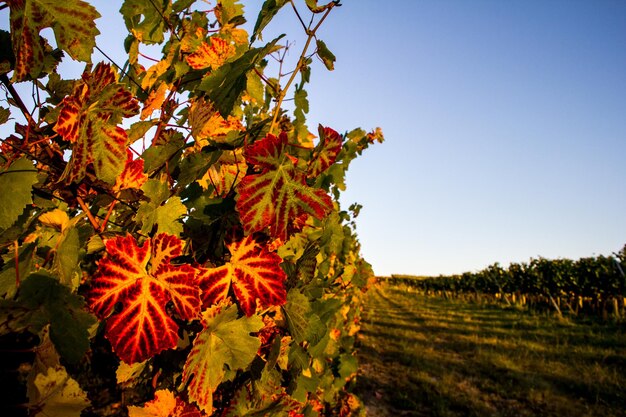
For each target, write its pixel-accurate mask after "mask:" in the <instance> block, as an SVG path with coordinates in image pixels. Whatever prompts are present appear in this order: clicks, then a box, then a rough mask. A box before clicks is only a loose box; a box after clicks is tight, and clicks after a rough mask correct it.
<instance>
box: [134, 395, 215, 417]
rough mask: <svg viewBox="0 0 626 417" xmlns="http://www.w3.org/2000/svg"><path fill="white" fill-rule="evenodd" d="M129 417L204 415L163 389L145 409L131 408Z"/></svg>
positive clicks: (192, 416)
mask: <svg viewBox="0 0 626 417" xmlns="http://www.w3.org/2000/svg"><path fill="white" fill-rule="evenodd" d="M128 415H129V417H202V416H203V414H202V413H201V412H200V410H198V409H197V408H196V407H194V406H193V405H191V404H187V403H186V402H185V401H183V400H181V399H180V398H179V397H176V396H174V393H173V392H172V391H170V390H167V389H161V390H158V391H157V392H155V393H154V399H153V400H152V401H148V402H147V403H145V404H144V405H143V407H136V406H129V407H128Z"/></svg>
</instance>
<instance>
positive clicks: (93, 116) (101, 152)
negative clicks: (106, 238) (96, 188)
mask: <svg viewBox="0 0 626 417" xmlns="http://www.w3.org/2000/svg"><path fill="white" fill-rule="evenodd" d="M59 107H60V109H61V110H60V113H59V118H58V121H57V124H56V126H55V127H54V130H55V131H56V132H57V133H58V134H59V135H61V136H62V137H63V139H65V140H67V141H69V142H72V143H73V144H74V146H73V148H72V158H71V159H70V161H69V162H68V164H67V167H66V168H65V172H64V173H63V179H67V180H68V181H69V182H73V181H80V180H81V179H82V178H83V177H84V176H85V172H86V170H87V166H88V165H89V164H92V163H93V167H94V169H95V172H96V176H97V177H98V178H99V179H101V180H103V181H106V182H108V183H110V184H113V183H114V182H115V179H116V177H117V176H118V175H119V174H120V173H121V172H122V170H123V169H124V166H125V164H126V147H127V142H128V139H127V136H126V131H125V130H124V129H123V128H122V127H121V126H118V125H119V124H120V123H121V122H122V119H123V118H124V117H131V116H134V115H135V114H137V113H138V112H139V105H138V104H137V100H135V98H134V97H133V96H132V94H131V93H130V92H129V91H128V90H127V89H126V87H125V86H124V85H123V84H120V83H118V82H117V73H116V72H115V70H113V68H111V66H110V65H109V64H103V63H99V64H98V65H96V67H95V68H94V70H93V72H85V73H83V76H82V80H80V81H79V82H78V83H77V84H76V86H75V87H74V90H73V91H72V94H71V95H69V96H67V97H65V98H64V99H63V101H62V102H61V104H60V105H59Z"/></svg>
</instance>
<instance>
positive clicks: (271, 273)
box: [198, 236, 287, 317]
mask: <svg viewBox="0 0 626 417" xmlns="http://www.w3.org/2000/svg"><path fill="white" fill-rule="evenodd" d="M228 250H229V251H230V254H231V258H230V261H229V262H228V263H226V264H225V265H222V266H220V267H218V268H206V269H204V268H203V269H202V270H201V272H200V274H199V278H198V279H199V284H200V288H201V289H202V304H203V306H204V307H210V306H212V305H214V304H217V303H219V302H220V301H222V300H224V299H225V298H227V297H228V291H229V289H230V287H231V285H232V288H233V291H234V293H235V296H236V297H237V300H238V301H239V304H240V306H241V309H242V310H243V311H244V313H245V314H246V316H248V317H250V316H251V315H252V314H254V312H255V310H256V306H257V299H258V300H259V302H260V304H261V305H262V306H263V307H268V306H275V305H282V304H284V303H285V302H287V292H286V291H285V280H286V279H287V275H286V274H285V272H284V271H283V270H282V268H281V267H280V264H281V262H282V258H281V257H280V256H278V255H277V254H275V253H273V252H269V251H268V250H267V249H266V248H265V247H264V246H260V245H259V244H258V243H257V242H255V241H254V239H253V238H252V237H251V236H247V237H245V238H244V239H243V240H241V241H239V242H235V243H232V244H230V245H228Z"/></svg>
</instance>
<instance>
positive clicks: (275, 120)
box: [269, 0, 334, 133]
mask: <svg viewBox="0 0 626 417" xmlns="http://www.w3.org/2000/svg"><path fill="white" fill-rule="evenodd" d="M289 2H290V3H291V5H292V6H293V7H294V9H295V5H294V4H293V1H292V0H290V1H289ZM330 4H331V6H330V7H329V8H328V9H326V11H325V12H324V15H323V16H322V18H321V19H320V21H319V22H317V25H315V27H314V28H313V29H312V30H311V29H309V28H307V29H306V34H307V39H306V43H305V44H304V48H302V53H301V54H300V57H299V58H298V63H297V64H296V67H295V68H294V70H293V72H292V73H291V76H290V77H289V80H288V81H287V84H285V88H283V89H281V90H280V93H279V94H278V100H276V106H275V107H274V117H273V118H272V124H271V125H270V130H269V131H270V133H272V132H273V131H274V129H276V124H277V123H278V114H279V113H280V107H281V106H282V104H283V100H284V99H285V96H286V95H287V91H288V90H289V87H291V84H293V82H294V80H295V79H296V76H297V75H298V74H299V73H300V70H301V69H302V67H303V64H304V62H305V60H306V56H307V51H308V49H309V46H310V45H311V41H312V40H313V38H315V33H316V32H317V30H318V29H319V27H320V26H321V25H322V23H324V20H326V17H328V15H329V14H330V11H331V10H332V9H333V6H332V5H333V4H334V3H330ZM298 18H300V15H298ZM300 21H302V19H300Z"/></svg>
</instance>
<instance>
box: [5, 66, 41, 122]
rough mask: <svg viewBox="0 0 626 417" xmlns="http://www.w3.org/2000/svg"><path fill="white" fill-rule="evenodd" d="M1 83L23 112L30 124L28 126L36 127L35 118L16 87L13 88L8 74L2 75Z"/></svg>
mask: <svg viewBox="0 0 626 417" xmlns="http://www.w3.org/2000/svg"><path fill="white" fill-rule="evenodd" d="M0 82H2V84H3V85H4V86H5V87H6V89H7V90H8V91H9V93H10V94H11V97H13V100H15V103H16V104H17V107H19V109H20V111H21V112H22V114H23V115H24V117H25V118H26V121H27V122H28V125H29V126H34V125H35V121H34V120H33V117H32V116H31V115H30V113H29V112H28V109H27V108H26V105H25V104H24V102H23V101H22V97H20V95H19V93H18V92H17V90H15V87H13V84H12V83H11V81H10V80H9V77H7V75H6V74H2V75H0Z"/></svg>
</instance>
